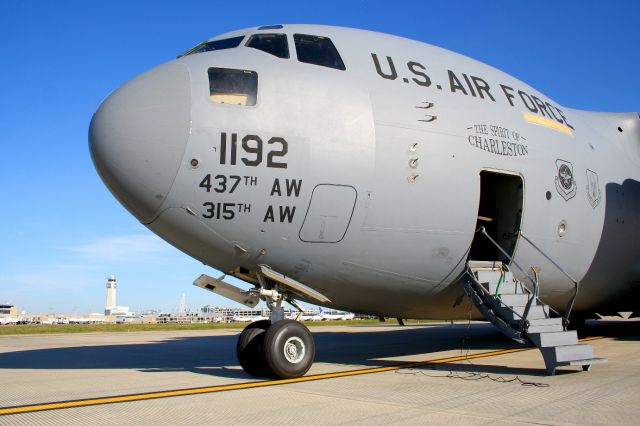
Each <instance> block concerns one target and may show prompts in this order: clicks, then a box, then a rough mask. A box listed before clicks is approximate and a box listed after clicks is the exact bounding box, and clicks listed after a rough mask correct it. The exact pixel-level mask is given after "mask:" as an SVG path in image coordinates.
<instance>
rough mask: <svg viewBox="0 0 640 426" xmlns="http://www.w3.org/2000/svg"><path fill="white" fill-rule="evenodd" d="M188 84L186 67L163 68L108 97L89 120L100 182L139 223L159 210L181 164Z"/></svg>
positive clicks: (187, 125)
mask: <svg viewBox="0 0 640 426" xmlns="http://www.w3.org/2000/svg"><path fill="white" fill-rule="evenodd" d="M190 83H191V82H190V78H189V72H188V70H187V68H186V67H185V66H184V65H182V64H177V63H170V64H164V65H161V66H159V67H156V68H153V69H151V70H150V71H147V72H145V73H143V74H141V75H139V76H137V77H135V78H133V79H132V80H131V81H129V82H127V83H125V84H124V85H123V86H122V87H120V88H118V89H117V90H116V91H115V92H113V93H112V94H111V95H109V96H108V97H107V98H106V99H105V100H104V102H102V104H101V105H100V107H99V108H98V110H97V111H96V113H95V114H94V116H93V119H92V120H91V125H90V127H89V150H90V151H91V157H92V158H93V163H94V165H95V167H96V169H97V170H98V173H99V174H100V177H101V178H102V180H103V181H104V183H105V184H106V185H107V187H108V188H109V190H110V191H111V192H112V193H113V194H114V195H115V196H116V198H117V199H118V200H119V201H120V202H121V203H122V204H123V205H124V206H125V207H126V208H127V209H128V210H129V211H130V212H131V213H132V214H133V215H134V216H136V217H137V218H138V219H139V220H140V221H141V222H143V223H145V222H148V221H150V220H151V219H152V218H153V216H154V215H155V214H156V212H157V211H158V209H159V208H160V206H161V205H162V202H163V200H164V199H165V198H166V196H167V194H168V193H169V191H170V189H171V186H172V184H173V181H174V179H175V177H176V174H177V173H178V169H179V167H180V164H181V162H182V156H183V154H184V151H185V149H186V145H187V140H188V138H189V130H190V119H191V87H190V86H191V84H190Z"/></svg>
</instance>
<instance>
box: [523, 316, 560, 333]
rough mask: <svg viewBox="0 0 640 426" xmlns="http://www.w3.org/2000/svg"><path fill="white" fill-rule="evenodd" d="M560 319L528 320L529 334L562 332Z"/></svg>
mask: <svg viewBox="0 0 640 426" xmlns="http://www.w3.org/2000/svg"><path fill="white" fill-rule="evenodd" d="M563 330H564V326H563V324H562V318H540V319H529V329H528V332H529V333H545V332H553V331H563Z"/></svg>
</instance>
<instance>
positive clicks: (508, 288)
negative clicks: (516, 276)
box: [478, 278, 527, 295]
mask: <svg viewBox="0 0 640 426" xmlns="http://www.w3.org/2000/svg"><path fill="white" fill-rule="evenodd" d="M498 279H499V278H498ZM478 282H480V284H482V286H483V287H484V288H485V289H486V290H487V291H488V292H489V293H491V294H496V291H497V292H498V294H500V295H502V294H526V293H527V292H526V291H525V289H524V286H523V285H522V283H521V282H519V281H518V282H514V281H510V280H505V282H503V283H502V284H500V287H498V281H497V280H496V281H488V280H481V279H478Z"/></svg>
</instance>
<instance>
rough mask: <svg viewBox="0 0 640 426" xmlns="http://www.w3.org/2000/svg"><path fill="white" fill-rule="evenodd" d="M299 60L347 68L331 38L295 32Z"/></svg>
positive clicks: (341, 68) (339, 68) (342, 68)
mask: <svg viewBox="0 0 640 426" xmlns="http://www.w3.org/2000/svg"><path fill="white" fill-rule="evenodd" d="M293 41H294V42H295V44H296V53H297V54H298V60H299V61H300V62H305V63H307V64H314V65H320V66H323V67H329V68H335V69H338V70H345V69H346V68H345V66H344V62H342V58H340V54H339V53H338V50H337V49H336V47H335V46H334V45H333V43H332V42H331V39H329V38H327V37H321V36H313V35H306V34H294V35H293Z"/></svg>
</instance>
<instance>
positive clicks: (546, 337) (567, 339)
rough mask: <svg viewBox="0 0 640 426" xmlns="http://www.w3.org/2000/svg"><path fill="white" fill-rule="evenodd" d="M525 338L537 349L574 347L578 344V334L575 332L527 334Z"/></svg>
mask: <svg viewBox="0 0 640 426" xmlns="http://www.w3.org/2000/svg"><path fill="white" fill-rule="evenodd" d="M527 336H528V337H529V339H531V341H532V342H533V343H534V344H535V345H536V346H537V347H539V348H546V347H550V346H564V345H575V344H577V343H578V334H577V333H576V331H575V330H568V331H556V332H547V333H534V332H530V331H528V332H527Z"/></svg>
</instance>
